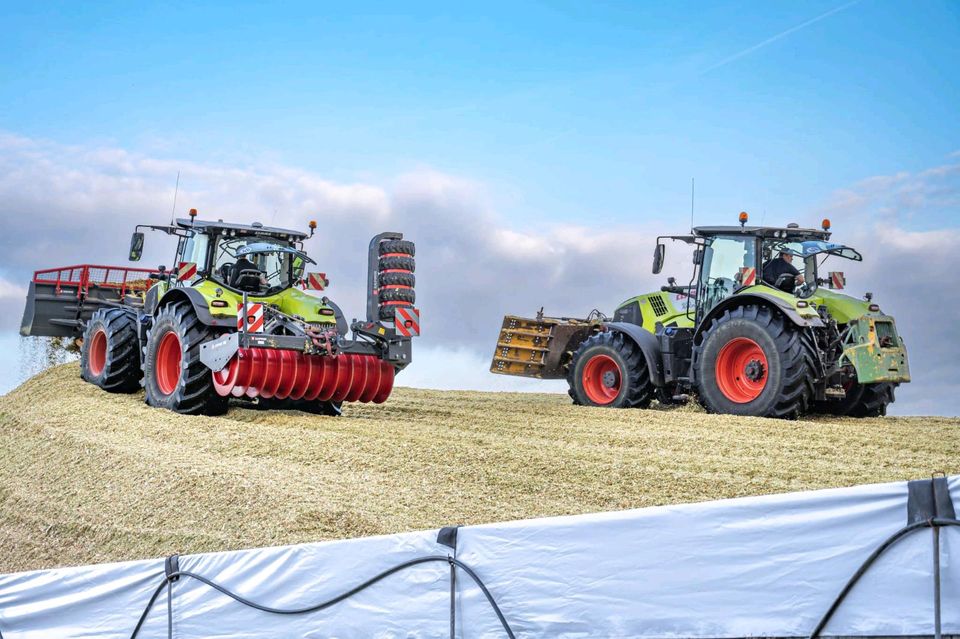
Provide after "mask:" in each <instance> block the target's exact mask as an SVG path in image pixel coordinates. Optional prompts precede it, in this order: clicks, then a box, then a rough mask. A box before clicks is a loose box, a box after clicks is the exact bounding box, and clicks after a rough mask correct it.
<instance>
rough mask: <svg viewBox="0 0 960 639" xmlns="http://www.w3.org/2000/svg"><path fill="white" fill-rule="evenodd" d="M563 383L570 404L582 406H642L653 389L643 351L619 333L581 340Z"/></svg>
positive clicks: (649, 397) (652, 392)
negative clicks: (568, 394)
mask: <svg viewBox="0 0 960 639" xmlns="http://www.w3.org/2000/svg"><path fill="white" fill-rule="evenodd" d="M567 383H568V384H569V385H570V391H569V392H570V397H572V398H573V403H574V404H580V405H583V406H607V407H610V408H646V407H647V406H649V405H650V402H651V401H652V400H653V396H654V391H655V388H654V385H653V383H652V382H651V381H650V371H649V369H648V367H647V360H646V359H645V358H644V356H643V352H642V351H641V350H640V347H639V346H637V345H636V344H635V343H634V342H633V340H631V339H629V338H627V337H626V336H625V335H624V334H623V333H620V332H603V333H598V334H596V335H593V336H592V337H589V338H587V339H586V340H584V342H583V343H582V344H581V345H580V348H578V349H577V351H576V352H575V353H574V354H573V359H572V360H571V361H570V368H569V369H568V372H567Z"/></svg>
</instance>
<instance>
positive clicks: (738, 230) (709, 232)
mask: <svg viewBox="0 0 960 639" xmlns="http://www.w3.org/2000/svg"><path fill="white" fill-rule="evenodd" d="M693 234H694V235H699V236H701V237H713V236H715V235H753V236H756V237H771V238H786V237H789V238H790V239H793V240H804V239H810V240H827V239H829V238H830V231H823V230H821V229H802V228H799V227H796V226H790V227H784V226H743V227H741V226H698V227H696V228H694V229H693Z"/></svg>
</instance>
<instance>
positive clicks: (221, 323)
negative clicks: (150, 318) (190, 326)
mask: <svg viewBox="0 0 960 639" xmlns="http://www.w3.org/2000/svg"><path fill="white" fill-rule="evenodd" d="M181 301H186V302H189V303H190V305H191V306H192V307H193V312H194V313H196V314H197V319H199V320H200V323H201V324H204V325H206V326H216V327H218V328H230V329H233V330H236V328H237V320H236V318H233V317H228V318H217V317H214V316H213V315H212V314H211V313H210V306H209V304H208V303H207V298H205V297H204V296H203V294H202V293H200V291H197V290H195V289H192V288H171V289H169V290H168V291H167V292H166V293H164V295H163V297H161V298H160V300H159V301H158V302H157V305H156V307H155V308H154V309H153V310H152V311H151V315H155V314H156V313H158V312H159V311H160V309H161V308H163V307H164V306H167V305H168V304H173V303H175V302H181Z"/></svg>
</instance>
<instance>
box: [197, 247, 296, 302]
mask: <svg viewBox="0 0 960 639" xmlns="http://www.w3.org/2000/svg"><path fill="white" fill-rule="evenodd" d="M274 247H275V250H271V249H273V248H274ZM251 250H254V252H250V251H251ZM287 250H289V245H288V244H287V243H285V242H281V241H279V240H272V239H270V238H262V237H256V238H253V237H221V238H220V240H219V241H218V242H217V251H216V255H215V258H214V274H213V276H214V278H215V279H216V280H218V281H219V282H221V283H223V284H225V285H227V286H229V287H230V288H234V289H237V290H241V291H246V292H248V293H253V294H258V295H270V294H273V293H276V292H279V291H282V290H284V289H286V288H289V287H290V286H291V285H292V282H293V280H292V270H293V269H292V267H291V264H292V260H293V256H292V255H291V254H290V253H289V252H286V251H287Z"/></svg>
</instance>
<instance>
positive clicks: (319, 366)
mask: <svg viewBox="0 0 960 639" xmlns="http://www.w3.org/2000/svg"><path fill="white" fill-rule="evenodd" d="M393 375H394V370H393V366H391V365H390V364H387V363H386V362H383V361H381V360H379V359H377V358H376V357H374V356H372V355H352V354H347V355H344V354H341V355H337V356H336V357H327V356H320V355H304V354H303V353H300V352H298V351H291V350H278V349H272V348H241V349H240V350H239V351H237V354H236V355H235V356H234V357H233V359H231V360H230V362H229V363H227V366H226V367H225V368H224V369H223V370H220V371H216V372H214V373H213V385H214V388H216V390H217V393H219V394H220V395H221V396H223V397H226V396H227V395H233V396H234V397H242V396H244V395H246V396H247V397H264V398H268V399H269V398H271V397H275V398H277V399H288V398H289V399H305V400H308V401H313V400H318V401H328V400H330V401H335V402H341V401H343V402H373V403H375V404H380V403H382V402H384V401H386V399H387V397H389V396H390V391H391V390H393Z"/></svg>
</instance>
